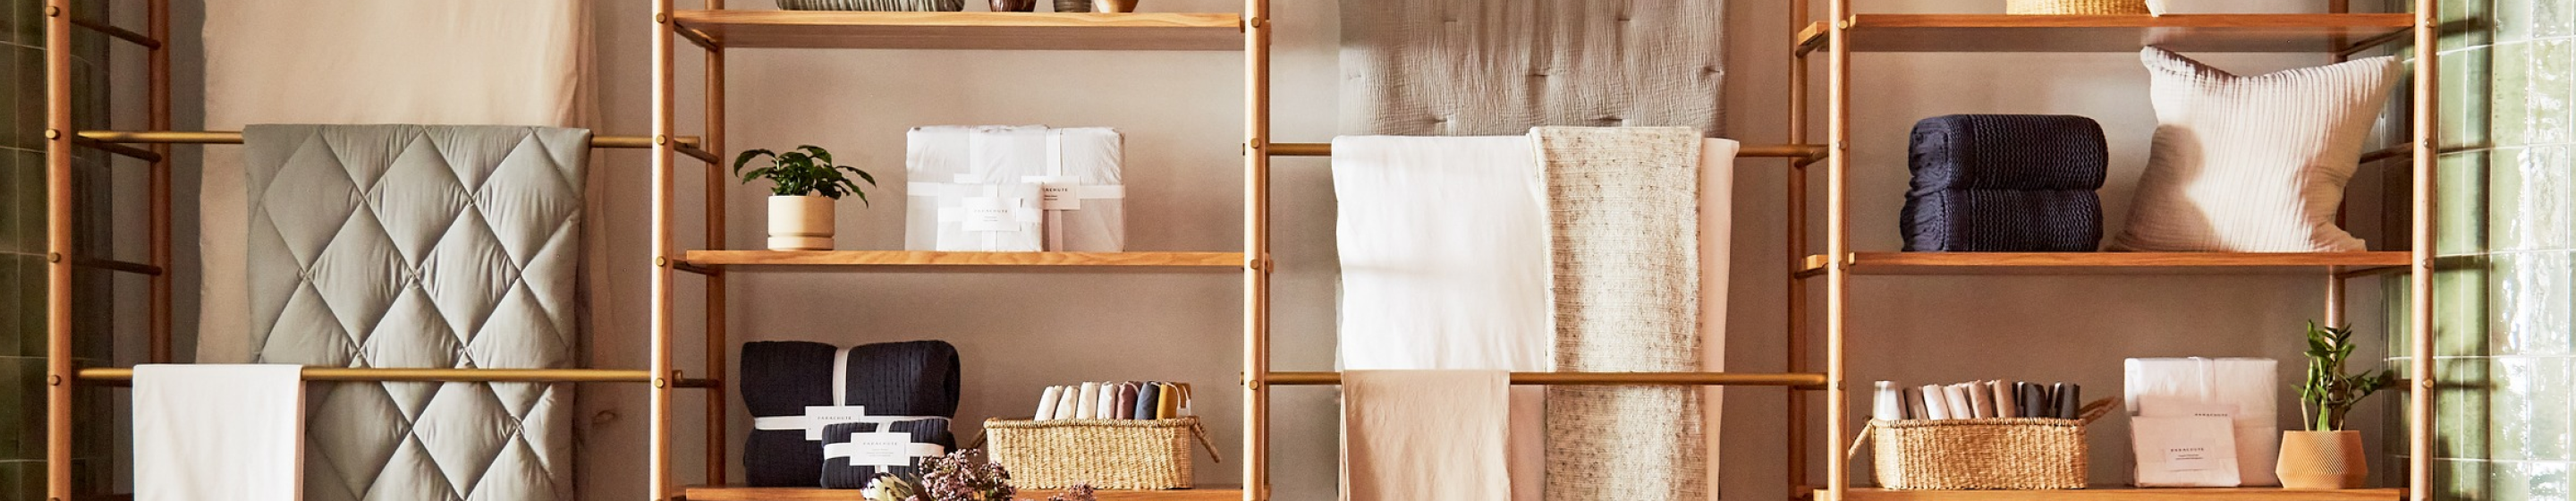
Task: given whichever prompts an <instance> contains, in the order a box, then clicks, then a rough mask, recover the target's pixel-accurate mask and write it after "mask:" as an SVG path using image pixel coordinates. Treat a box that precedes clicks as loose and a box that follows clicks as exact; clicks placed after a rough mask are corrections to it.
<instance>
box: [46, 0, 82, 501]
mask: <svg viewBox="0 0 2576 501" xmlns="http://www.w3.org/2000/svg"><path fill="white" fill-rule="evenodd" d="M44 15H45V496H46V497H47V498H49V499H50V501H69V500H71V499H72V496H73V494H75V493H74V492H72V390H73V377H72V370H73V366H72V260H71V256H72V148H74V146H73V145H72V1H71V0H45V11H44Z"/></svg>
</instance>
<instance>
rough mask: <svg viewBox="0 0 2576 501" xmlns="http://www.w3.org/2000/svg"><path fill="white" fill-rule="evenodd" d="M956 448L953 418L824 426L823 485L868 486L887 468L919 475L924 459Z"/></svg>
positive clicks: (834, 487) (918, 476) (899, 473)
mask: <svg viewBox="0 0 2576 501" xmlns="http://www.w3.org/2000/svg"><path fill="white" fill-rule="evenodd" d="M955 448H957V436H956V435H954V434H951V433H950V432H949V431H948V418H923V419H905V420H897V421H890V422H885V423H866V422H861V423H839V424H833V425H828V426H824V427H823V488H826V489H858V488H863V487H867V486H868V482H869V481H871V480H875V479H876V478H877V475H880V474H886V473H892V474H896V475H903V476H907V477H910V478H920V476H921V460H923V459H927V458H935V457H939V456H942V455H945V454H948V451H949V450H950V449H955Z"/></svg>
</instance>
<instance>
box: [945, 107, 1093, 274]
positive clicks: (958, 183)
mask: <svg viewBox="0 0 2576 501" xmlns="http://www.w3.org/2000/svg"><path fill="white" fill-rule="evenodd" d="M906 140H907V141H906V143H907V144H906V148H905V165H904V168H905V171H906V173H907V174H908V175H909V176H910V178H911V182H910V183H907V184H906V188H907V190H908V193H907V194H908V195H909V197H908V198H909V204H908V207H907V210H906V211H905V214H906V216H907V217H906V222H907V223H908V226H907V227H906V228H905V231H904V235H905V238H904V248H906V249H911V250H951V251H959V250H962V251H1038V250H1048V251H1068V252H1118V251H1123V250H1125V249H1126V240H1127V239H1126V236H1127V226H1126V211H1125V200H1124V198H1125V197H1126V191H1125V187H1124V185H1123V184H1121V183H1122V180H1121V177H1120V174H1119V172H1120V165H1121V160H1120V156H1121V155H1122V153H1121V149H1122V139H1121V137H1120V136H1119V134H1118V131H1116V130H1113V129H1108V128H1098V127H1093V128H1072V129H1049V128H1046V127H1041V126H1026V125H1023V126H1000V125H993V126H935V127H918V128H914V129H913V130H912V131H911V132H910V133H909V134H907V136H906ZM1012 183H1026V184H1032V185H1037V186H1039V188H1040V193H1041V195H1042V197H1043V198H1041V199H1040V201H1039V205H1040V208H1041V209H1042V210H1044V212H1042V213H1041V214H1040V218H1041V219H1042V220H1043V222H1041V223H1040V224H1038V225H1037V226H1036V227H1035V230H1036V231H1038V232H1039V233H1038V235H1037V236H1038V238H1039V240H1040V243H1039V245H1038V246H1037V247H1035V248H1020V247H1019V246H1017V245H1012V246H1009V247H1008V248H987V247H986V246H985V245H984V244H983V243H982V242H983V241H985V240H987V238H985V237H987V236H985V235H968V234H965V233H964V231H963V230H961V229H959V228H957V227H956V226H955V225H953V224H948V223H954V222H956V221H943V220H942V216H941V214H942V212H943V211H948V212H949V213H951V214H953V213H954V211H953V210H952V209H959V208H962V207H963V206H964V203H965V199H967V198H971V197H974V196H979V195H983V194H985V192H986V190H984V189H982V188H978V187H977V186H980V185H990V184H1012ZM1009 241H1010V242H1011V243H1016V242H1017V239H1010V240H1009Z"/></svg>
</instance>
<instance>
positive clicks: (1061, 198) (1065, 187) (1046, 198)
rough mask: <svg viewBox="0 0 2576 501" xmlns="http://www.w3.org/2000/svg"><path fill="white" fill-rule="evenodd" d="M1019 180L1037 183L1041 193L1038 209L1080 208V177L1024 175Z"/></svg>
mask: <svg viewBox="0 0 2576 501" xmlns="http://www.w3.org/2000/svg"><path fill="white" fill-rule="evenodd" d="M1020 182H1023V183H1029V184H1035V185H1038V192H1039V193H1040V194H1041V196H1040V197H1039V199H1038V208H1039V209H1044V210H1082V180H1081V179H1077V178H1075V177H1073V176H1024V177H1021V178H1020Z"/></svg>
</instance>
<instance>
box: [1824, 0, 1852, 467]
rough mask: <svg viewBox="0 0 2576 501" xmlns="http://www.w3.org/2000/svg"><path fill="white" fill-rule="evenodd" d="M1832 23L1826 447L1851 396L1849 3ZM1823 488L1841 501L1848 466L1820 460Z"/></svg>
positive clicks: (1837, 433)
mask: <svg viewBox="0 0 2576 501" xmlns="http://www.w3.org/2000/svg"><path fill="white" fill-rule="evenodd" d="M1829 21H1830V22H1832V23H1833V26H1832V29H1831V30H1829V31H1828V33H1830V43H1832V44H1833V47H1832V49H1833V52H1832V53H1831V55H1830V56H1829V57H1830V59H1827V62H1826V67H1827V68H1826V71H1828V72H1831V73H1833V80H1832V81H1831V83H1830V84H1829V85H1830V87H1829V88H1828V89H1827V90H1826V93H1827V94H1829V96H1828V97H1826V98H1825V99H1826V104H1827V106H1828V107H1829V108H1831V109H1832V110H1831V111H1830V113H1831V115H1832V120H1833V124H1832V125H1831V126H1829V127H1827V130H1828V132H1827V140H1829V141H1831V144H1828V145H1827V146H1826V148H1827V150H1826V154H1828V155H1832V156H1831V157H1830V159H1828V160H1827V164H1826V165H1828V166H1829V168H1828V173H1827V175H1826V183H1827V184H1826V188H1825V198H1826V202H1825V212H1826V215H1825V221H1826V223H1825V224H1826V226H1827V228H1826V229H1825V254H1826V256H1828V258H1827V260H1826V268H1825V426H1826V427H1827V431H1826V434H1827V435H1826V436H1827V437H1830V440H1828V441H1826V442H1825V443H1827V444H1842V443H1846V441H1848V440H1849V438H1848V436H1849V434H1850V433H1851V429H1850V424H1849V422H1850V420H1851V416H1850V415H1849V414H1850V412H1849V411H1847V410H1846V408H1847V407H1849V406H1850V402H1849V400H1850V396H1849V395H1847V394H1846V392H1845V388H1844V384H1843V377H1844V374H1843V343H1844V341H1845V339H1844V337H1845V334H1846V332H1845V330H1846V329H1848V328H1849V326H1848V325H1847V324H1848V319H1847V318H1846V317H1849V316H1850V313H1851V312H1850V310H1849V309H1848V307H1847V306H1846V305H1845V304H1844V303H1845V302H1847V301H1848V300H1849V299H1850V295H1851V256H1852V249H1851V193H1850V191H1851V49H1852V47H1851V28H1852V10H1851V0H1833V16H1832V17H1831V19H1829ZM1825 482H1826V484H1825V488H1827V489H1830V491H1831V492H1832V497H1833V499H1832V501H1842V499H1843V494H1844V492H1845V490H1847V489H1849V488H1850V487H1851V461H1849V460H1846V459H1844V458H1843V457H1842V456H1841V455H1839V454H1828V455H1827V460H1826V461H1825Z"/></svg>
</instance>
